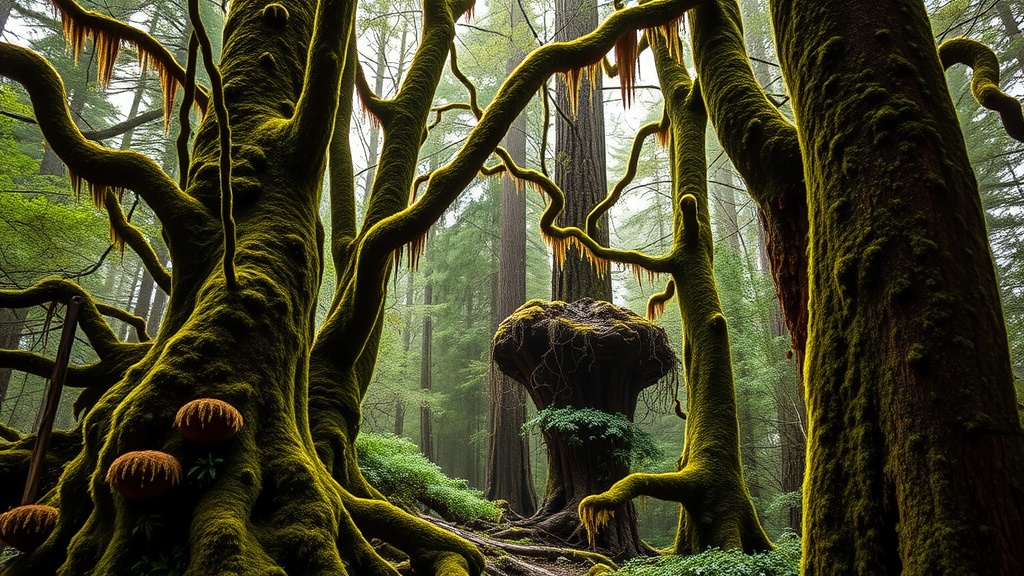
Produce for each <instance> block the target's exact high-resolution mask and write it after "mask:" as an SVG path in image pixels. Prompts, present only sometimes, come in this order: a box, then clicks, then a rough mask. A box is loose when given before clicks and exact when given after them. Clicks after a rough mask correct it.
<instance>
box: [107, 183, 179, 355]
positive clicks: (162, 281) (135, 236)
mask: <svg viewBox="0 0 1024 576" xmlns="http://www.w3.org/2000/svg"><path fill="white" fill-rule="evenodd" d="M103 206H104V207H105V208H106V209H107V215H108V216H109V217H110V229H111V231H112V232H113V233H114V236H115V237H116V239H117V240H118V241H119V242H122V245H121V247H122V248H124V244H128V245H129V246H131V247H132V250H134V251H135V253H136V254H138V256H139V259H141V260H142V265H143V266H145V267H146V271H147V272H149V274H150V276H152V277H153V281H154V282H156V285H157V286H159V287H160V289H161V290H163V291H164V293H166V294H170V293H171V274H170V272H168V271H167V269H166V268H164V266H163V263H162V262H161V261H160V257H159V256H157V255H156V251H154V250H153V246H151V245H150V244H149V241H148V240H146V237H145V236H144V235H143V234H142V230H139V228H138V227H137V226H135V225H133V224H132V223H131V222H129V221H128V218H126V217H125V215H124V211H123V210H122V209H121V203H120V202H118V201H117V196H116V195H115V194H114V193H113V192H112V191H110V190H107V191H106V193H105V194H104V195H103ZM136 318H138V317H137V316H132V320H131V321H130V322H129V323H130V324H132V325H133V326H135V329H136V330H137V331H139V332H140V334H139V341H141V342H144V341H145V340H148V339H149V337H148V336H146V334H145V333H146V323H145V321H143V323H142V325H141V328H140V327H139V325H137V324H136V322H135V319H136ZM138 319H139V320H142V319H141V318H138ZM126 321H127V320H126Z"/></svg>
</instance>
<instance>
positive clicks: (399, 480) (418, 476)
mask: <svg viewBox="0 0 1024 576" xmlns="http://www.w3.org/2000/svg"><path fill="white" fill-rule="evenodd" d="M356 455H357V456H358V458H359V468H360V469H361V470H362V472H363V476H364V477H365V478H366V480H367V481H368V482H369V483H370V484H372V485H373V487H374V488H376V489H377V490H380V491H381V493H383V494H384V495H385V496H387V497H388V498H389V499H391V500H392V501H395V502H396V503H401V504H405V505H414V504H416V503H421V504H424V505H426V506H428V507H430V508H432V509H434V510H435V511H436V512H438V513H439V514H441V515H442V516H444V517H445V518H446V519H447V520H451V521H453V522H459V523H466V522H470V521H472V520H485V521H488V522H497V521H498V520H499V519H500V517H501V510H500V509H499V508H498V507H497V506H496V505H495V504H494V503H493V502H491V501H489V500H487V499H486V498H484V495H483V493H481V492H480V491H478V490H473V489H472V488H470V487H469V484H468V483H467V482H466V481H465V480H460V479H456V478H449V477H447V476H445V475H444V473H443V472H441V468H439V467H438V466H437V464H434V463H433V462H431V461H430V460H428V459H427V458H426V456H424V455H423V453H422V452H420V449H419V447H418V446H416V444H413V442H412V441H411V440H409V439H407V438H402V437H400V436H395V435H394V434H372V433H366V432H363V433H361V434H360V435H359V437H358V438H357V439H356ZM439 508H440V509H439Z"/></svg>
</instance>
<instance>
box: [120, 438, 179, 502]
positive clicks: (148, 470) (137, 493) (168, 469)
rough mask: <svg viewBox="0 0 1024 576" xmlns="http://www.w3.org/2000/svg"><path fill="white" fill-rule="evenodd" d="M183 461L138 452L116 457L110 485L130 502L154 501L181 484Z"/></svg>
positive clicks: (166, 454) (151, 453)
mask: <svg viewBox="0 0 1024 576" xmlns="http://www.w3.org/2000/svg"><path fill="white" fill-rule="evenodd" d="M181 477H182V469H181V462H179V461H178V459H177V458H175V457H174V456H171V455H170V454H168V453H166V452H160V451H158V450H137V451H135V452H128V453H126V454H122V455H120V456H118V457H117V459H116V460H114V462H113V463H112V464H111V465H110V468H109V469H108V470H107V482H109V483H110V486H111V487H113V488H114V490H117V491H118V492H120V493H121V494H123V495H124V497H125V498H128V499H129V500H135V501H138V502H145V501H148V500H155V499H157V498H159V497H161V496H163V495H164V494H166V493H167V492H168V491H170V489H171V488H174V487H175V486H177V485H178V484H181Z"/></svg>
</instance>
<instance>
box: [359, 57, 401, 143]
mask: <svg viewBox="0 0 1024 576" xmlns="http://www.w3.org/2000/svg"><path fill="white" fill-rule="evenodd" d="M356 93H357V94H359V102H360V103H361V104H362V105H363V109H364V110H365V111H366V112H368V113H369V114H370V115H371V116H373V118H374V120H375V121H376V122H377V123H378V124H380V125H381V126H383V127H387V126H388V125H390V124H391V110H392V107H393V106H394V104H392V102H391V101H390V100H385V99H383V98H381V97H380V96H377V95H376V94H374V93H373V88H370V83H369V82H367V81H366V74H365V73H364V72H363V66H362V64H357V65H356Z"/></svg>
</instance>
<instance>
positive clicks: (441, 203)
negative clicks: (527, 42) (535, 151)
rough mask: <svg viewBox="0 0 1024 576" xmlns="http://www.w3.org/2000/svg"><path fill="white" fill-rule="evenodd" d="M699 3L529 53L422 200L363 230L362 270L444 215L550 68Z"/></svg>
mask: <svg viewBox="0 0 1024 576" xmlns="http://www.w3.org/2000/svg"><path fill="white" fill-rule="evenodd" d="M696 4H698V1H697V0H654V1H652V2H648V3H646V4H643V5H640V6H634V7H631V8H627V9H625V10H620V11H618V12H616V13H615V14H613V15H612V16H611V17H609V18H608V20H606V21H605V22H604V23H603V24H602V25H601V26H599V27H598V28H597V29H596V30H595V31H594V32H591V33H590V34H587V35H585V36H582V37H580V38H577V39H576V40H573V41H572V42H555V43H551V44H547V45H545V46H543V47H541V48H539V49H538V50H535V51H534V52H533V53H531V54H530V55H529V56H527V58H526V59H525V60H524V61H523V63H522V64H520V65H519V67H518V68H516V70H515V71H514V72H513V73H512V75H510V76H509V77H508V79H507V80H506V81H505V82H504V83H503V84H502V86H501V88H500V89H499V91H498V94H497V95H496V96H495V98H494V99H493V100H492V101H491V104H490V106H488V107H487V110H485V111H484V115H483V117H482V118H481V119H480V121H479V122H478V123H477V125H476V127H475V128H474V129H473V131H472V132H471V133H470V135H469V137H468V138H467V139H466V142H465V143H464V144H463V146H462V148H461V149H460V150H459V152H458V154H456V156H455V158H454V159H453V160H452V161H451V162H450V163H448V164H447V165H446V166H444V167H442V168H440V169H438V170H437V171H435V172H434V174H433V176H432V177H431V178H430V181H429V183H428V185H427V190H426V191H425V192H424V194H423V196H422V197H421V198H420V200H419V201H418V202H416V203H415V204H413V205H412V206H410V207H408V208H406V209H405V210H402V211H401V212H399V213H396V214H393V215H391V216H388V217H387V218H385V219H382V220H380V221H379V222H377V223H376V224H375V225H374V226H373V228H372V229H370V230H368V231H367V232H366V233H365V235H364V236H365V238H364V240H363V245H364V248H365V249H364V252H365V256H362V258H363V259H364V260H365V262H364V263H362V264H360V270H362V269H363V268H364V267H367V268H369V267H374V266H376V262H379V261H380V260H381V259H382V258H384V257H385V256H386V255H387V254H390V253H392V252H394V251H395V250H397V249H398V248H399V247H401V246H402V245H404V244H407V243H409V242H411V241H412V240H413V239H415V238H417V237H419V236H421V235H423V234H424V233H425V231H426V230H427V229H428V228H429V226H430V225H431V224H432V223H433V222H435V221H437V219H438V218H440V216H441V214H443V213H444V210H445V209H447V207H448V206H449V205H450V204H451V203H452V201H454V199H455V197H456V196H458V194H460V193H461V192H462V191H463V190H464V189H465V188H466V186H468V185H469V183H470V182H471V181H472V180H473V178H474V177H475V176H476V175H477V173H478V172H479V170H480V167H481V166H483V165H484V162H486V161H487V158H488V157H489V156H490V155H491V153H492V152H493V151H494V149H495V148H496V147H497V146H498V144H499V143H500V141H501V139H502V138H503V137H504V135H505V133H506V132H507V130H508V127H509V126H511V124H512V122H513V121H514V120H515V118H516V116H518V115H519V113H520V112H522V110H523V109H524V108H525V107H526V105H527V103H528V102H529V101H530V99H531V98H532V97H533V95H534V94H535V93H536V92H537V90H539V89H540V88H541V87H542V86H543V85H544V83H545V81H546V80H547V79H548V78H549V77H550V76H551V75H552V74H554V73H556V72H567V71H569V70H574V69H578V68H583V67H587V66H591V65H593V64H595V63H597V62H599V61H600V60H601V58H603V57H604V55H605V54H606V53H607V52H608V51H609V50H610V49H611V48H612V47H613V46H614V45H615V42H616V40H618V38H619V37H620V36H622V34H624V33H626V32H628V31H630V30H637V29H640V28H650V27H654V26H660V25H661V24H663V23H665V22H669V21H672V20H675V19H677V18H679V17H680V16H681V15H682V14H683V13H684V12H685V11H686V10H688V9H689V8H692V7H693V6H694V5H696ZM406 190H408V187H406Z"/></svg>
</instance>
